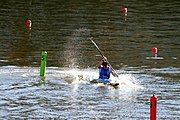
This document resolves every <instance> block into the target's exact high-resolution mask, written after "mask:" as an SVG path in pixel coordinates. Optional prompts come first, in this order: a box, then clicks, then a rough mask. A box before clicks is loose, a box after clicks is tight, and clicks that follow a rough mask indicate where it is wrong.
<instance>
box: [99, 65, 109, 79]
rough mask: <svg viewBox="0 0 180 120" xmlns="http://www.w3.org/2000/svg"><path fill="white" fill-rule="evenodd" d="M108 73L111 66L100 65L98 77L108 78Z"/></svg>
mask: <svg viewBox="0 0 180 120" xmlns="http://www.w3.org/2000/svg"><path fill="white" fill-rule="evenodd" d="M110 73H111V68H110V67H109V66H108V68H107V69H104V68H103V67H101V68H100V69H99V79H109V78H110Z"/></svg>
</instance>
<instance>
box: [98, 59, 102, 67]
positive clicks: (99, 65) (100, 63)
mask: <svg viewBox="0 0 180 120" xmlns="http://www.w3.org/2000/svg"><path fill="white" fill-rule="evenodd" d="M102 63H103V60H101V61H100V62H99V63H98V68H101V65H102Z"/></svg>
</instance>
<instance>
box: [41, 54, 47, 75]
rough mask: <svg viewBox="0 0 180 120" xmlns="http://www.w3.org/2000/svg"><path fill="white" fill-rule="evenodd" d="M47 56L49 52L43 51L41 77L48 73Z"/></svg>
mask: <svg viewBox="0 0 180 120" xmlns="http://www.w3.org/2000/svg"><path fill="white" fill-rule="evenodd" d="M46 56H47V52H46V51H43V52H42V57H41V67H40V76H41V77H44V76H45V73H46Z"/></svg>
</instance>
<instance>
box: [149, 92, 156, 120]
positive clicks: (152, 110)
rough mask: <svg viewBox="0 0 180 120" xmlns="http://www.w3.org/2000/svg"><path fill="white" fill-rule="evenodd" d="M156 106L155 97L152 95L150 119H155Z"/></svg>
mask: <svg viewBox="0 0 180 120" xmlns="http://www.w3.org/2000/svg"><path fill="white" fill-rule="evenodd" d="M156 107H157V97H155V95H153V96H151V98H150V120H156Z"/></svg>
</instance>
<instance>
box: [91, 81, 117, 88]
mask: <svg viewBox="0 0 180 120" xmlns="http://www.w3.org/2000/svg"><path fill="white" fill-rule="evenodd" d="M90 82H92V83H104V84H107V85H110V86H113V87H118V85H119V83H118V82H113V81H112V80H110V79H93V80H91V81H90Z"/></svg>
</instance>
